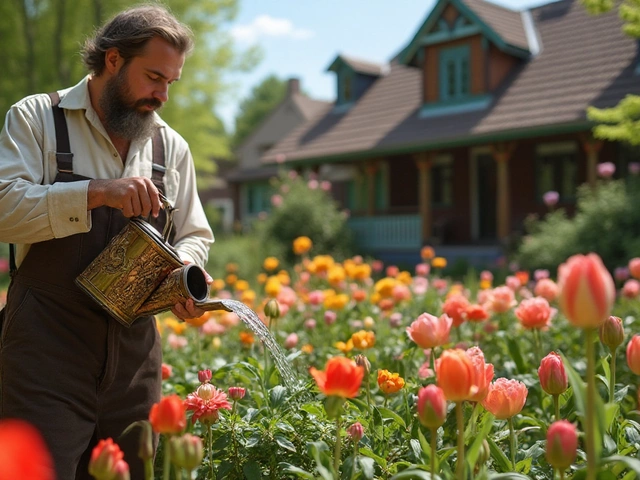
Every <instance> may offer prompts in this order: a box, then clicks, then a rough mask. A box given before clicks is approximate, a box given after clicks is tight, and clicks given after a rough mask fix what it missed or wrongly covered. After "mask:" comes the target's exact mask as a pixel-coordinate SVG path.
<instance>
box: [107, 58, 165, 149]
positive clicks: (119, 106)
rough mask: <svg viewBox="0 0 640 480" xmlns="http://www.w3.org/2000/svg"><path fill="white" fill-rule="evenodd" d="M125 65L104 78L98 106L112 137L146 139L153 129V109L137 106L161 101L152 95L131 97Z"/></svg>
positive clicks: (157, 104) (152, 132) (132, 139)
mask: <svg viewBox="0 0 640 480" xmlns="http://www.w3.org/2000/svg"><path fill="white" fill-rule="evenodd" d="M126 71H127V67H126V66H124V67H123V68H122V69H121V70H120V72H118V74H117V75H116V76H115V77H112V78H110V79H109V80H107V82H106V84H105V87H104V91H103V92H102V96H101V97H100V108H101V109H102V113H103V114H104V126H105V128H106V129H107V131H108V132H109V133H110V134H112V135H115V136H116V137H120V138H124V139H126V140H131V141H134V140H146V139H147V138H151V137H152V136H153V134H154V133H155V129H156V122H155V118H154V115H153V110H146V111H141V110H139V108H140V107H142V106H145V105H150V106H152V107H155V108H156V109H159V108H160V107H162V103H161V102H160V101H159V100H157V99H155V98H147V99H140V100H137V101H132V100H131V91H130V89H129V86H128V85H127V80H126Z"/></svg>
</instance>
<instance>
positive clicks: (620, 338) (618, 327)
mask: <svg viewBox="0 0 640 480" xmlns="http://www.w3.org/2000/svg"><path fill="white" fill-rule="evenodd" d="M598 334H599V336H600V341H601V342H602V344H603V345H605V346H607V347H609V350H611V351H613V350H615V349H616V348H618V347H619V346H620V345H622V342H624V327H623V326H622V319H621V318H620V317H614V316H613V315H611V316H610V317H609V318H607V319H606V320H605V321H604V323H603V324H602V325H600V329H599V330H598Z"/></svg>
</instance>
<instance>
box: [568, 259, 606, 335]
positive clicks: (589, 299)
mask: <svg viewBox="0 0 640 480" xmlns="http://www.w3.org/2000/svg"><path fill="white" fill-rule="evenodd" d="M558 287H559V289H560V296H559V297H558V300H559V303H560V308H561V309H562V312H563V313H564V315H565V316H566V317H567V319H568V320H569V322H571V323H572V324H573V325H575V326H576V327H581V328H597V327H599V326H600V324H601V323H602V322H604V321H605V320H606V318H607V317H608V316H609V312H610V311H611V307H612V306H613V302H614V301H615V297H616V291H615V285H614V283H613V278H611V274H610V273H609V272H608V271H607V269H606V268H605V266H604V264H603V263H602V260H601V259H600V257H599V256H598V255H596V254H595V253H590V254H588V255H574V256H572V257H570V258H569V259H568V260H567V261H566V263H563V264H562V265H560V267H559V268H558Z"/></svg>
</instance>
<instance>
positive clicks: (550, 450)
mask: <svg viewBox="0 0 640 480" xmlns="http://www.w3.org/2000/svg"><path fill="white" fill-rule="evenodd" d="M577 449H578V432H577V431H576V427H575V425H574V424H573V423H571V422H568V421H567V420H559V421H557V422H554V423H552V424H551V426H550V427H549V430H547V450H546V457H547V462H549V465H551V466H552V467H554V468H558V469H560V470H564V469H566V468H568V467H569V466H570V465H571V464H572V463H573V462H574V460H575V459H576V451H577Z"/></svg>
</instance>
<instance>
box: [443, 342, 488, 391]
mask: <svg viewBox="0 0 640 480" xmlns="http://www.w3.org/2000/svg"><path fill="white" fill-rule="evenodd" d="M436 381H437V383H438V386H439V387H440V388H441V389H442V391H443V392H444V396H445V397H446V398H447V400H450V401H452V402H460V401H463V400H468V399H470V398H471V397H472V396H473V395H475V394H476V393H478V386H477V385H476V370H475V367H474V366H473V362H472V360H471V358H470V357H469V355H467V353H466V352H465V351H464V350H460V349H457V348H456V349H451V350H445V351H444V352H442V355H440V358H438V360H436Z"/></svg>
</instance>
